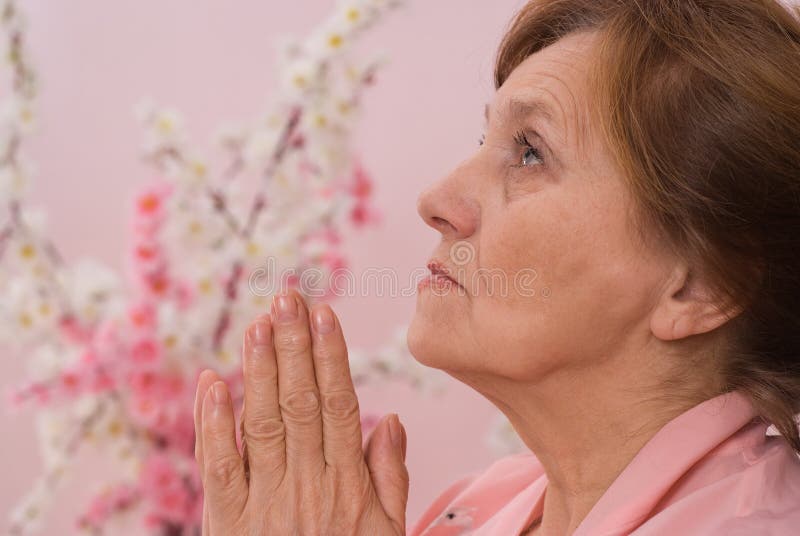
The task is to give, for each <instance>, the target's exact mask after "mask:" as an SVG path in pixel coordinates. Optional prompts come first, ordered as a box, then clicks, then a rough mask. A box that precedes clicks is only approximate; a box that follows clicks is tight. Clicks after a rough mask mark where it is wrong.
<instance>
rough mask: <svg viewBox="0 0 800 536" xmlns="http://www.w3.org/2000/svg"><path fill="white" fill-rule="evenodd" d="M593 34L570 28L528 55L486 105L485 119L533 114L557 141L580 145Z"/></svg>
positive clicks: (585, 110) (508, 119)
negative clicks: (566, 32)
mask: <svg viewBox="0 0 800 536" xmlns="http://www.w3.org/2000/svg"><path fill="white" fill-rule="evenodd" d="M597 37H598V36H597V35H596V34H595V33H594V32H581V33H576V34H571V35H568V36H566V37H564V38H562V39H560V40H558V41H557V42H555V43H554V44H552V45H550V46H548V47H546V48H543V49H542V50H540V51H538V52H536V53H535V54H532V55H531V56H529V57H528V58H526V59H525V61H523V62H522V63H520V64H519V65H518V66H517V67H516V68H515V69H514V70H513V71H512V73H511V75H510V76H509V77H508V79H507V80H506V81H505V82H504V83H503V85H502V87H501V88H500V89H498V90H497V92H496V94H495V96H494V98H493V99H492V102H491V103H490V104H489V105H487V109H486V114H487V119H488V120H490V121H495V120H496V121H499V122H500V123H505V122H508V121H510V120H514V119H518V118H522V117H526V116H528V115H537V116H538V117H540V118H541V119H542V121H543V122H544V123H546V124H547V125H548V128H549V129H550V130H551V131H552V132H551V134H554V135H555V136H556V137H557V138H558V139H557V140H556V141H557V142H559V143H561V144H565V145H574V144H578V145H580V144H581V139H582V138H583V137H584V136H585V135H586V134H588V133H587V132H586V131H587V126H588V125H587V121H588V118H587V115H588V114H587V111H588V108H587V107H588V102H587V101H588V100H589V95H588V87H587V78H588V76H587V75H588V70H589V67H590V66H591V61H592V58H593V54H592V52H593V50H594V49H595V47H596V40H597Z"/></svg>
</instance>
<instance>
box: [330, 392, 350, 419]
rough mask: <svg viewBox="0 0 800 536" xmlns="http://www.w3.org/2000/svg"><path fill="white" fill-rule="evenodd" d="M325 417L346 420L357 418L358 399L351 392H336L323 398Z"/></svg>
mask: <svg viewBox="0 0 800 536" xmlns="http://www.w3.org/2000/svg"><path fill="white" fill-rule="evenodd" d="M323 408H324V412H325V416H326V417H330V418H333V419H337V420H347V419H352V418H353V417H357V416H358V397H356V394H355V393H354V392H352V391H349V390H345V391H336V392H333V393H328V394H327V395H325V396H324V397H323Z"/></svg>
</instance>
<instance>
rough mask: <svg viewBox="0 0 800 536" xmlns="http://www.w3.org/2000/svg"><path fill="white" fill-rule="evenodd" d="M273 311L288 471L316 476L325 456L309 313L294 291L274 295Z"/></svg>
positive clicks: (279, 392)
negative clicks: (312, 354) (312, 355)
mask: <svg viewBox="0 0 800 536" xmlns="http://www.w3.org/2000/svg"><path fill="white" fill-rule="evenodd" d="M272 309H273V310H272V318H273V322H272V326H273V340H274V345H275V353H276V361H277V364H278V398H279V401H280V408H281V419H282V420H283V425H284V428H285V430H286V465H287V471H294V472H297V473H298V474H305V475H306V477H311V476H316V474H318V473H319V471H320V470H322V469H323V468H324V467H325V457H324V455H323V453H322V418H321V415H320V404H319V391H318V389H317V382H316V379H315V378H314V363H313V360H312V357H311V334H310V333H309V326H308V311H307V310H306V307H305V303H304V302H303V299H302V298H301V297H300V295H299V294H298V293H297V292H296V291H294V290H291V291H289V292H288V293H286V294H282V295H279V296H276V297H275V299H274V300H273V302H272Z"/></svg>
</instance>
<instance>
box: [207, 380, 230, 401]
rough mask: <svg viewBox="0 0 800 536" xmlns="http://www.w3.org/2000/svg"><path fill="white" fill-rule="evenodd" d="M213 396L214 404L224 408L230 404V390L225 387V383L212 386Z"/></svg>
mask: <svg viewBox="0 0 800 536" xmlns="http://www.w3.org/2000/svg"><path fill="white" fill-rule="evenodd" d="M211 396H212V397H213V398H214V403H215V404H216V405H218V406H223V405H225V404H227V403H228V389H227V387H225V382H217V383H215V384H214V385H212V386H211Z"/></svg>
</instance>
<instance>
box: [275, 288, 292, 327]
mask: <svg viewBox="0 0 800 536" xmlns="http://www.w3.org/2000/svg"><path fill="white" fill-rule="evenodd" d="M272 303H273V305H274V306H275V309H276V310H277V312H278V320H284V321H285V320H294V319H295V318H297V302H295V301H294V296H287V295H286V294H281V295H279V296H275V298H274V299H273V302H272Z"/></svg>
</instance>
